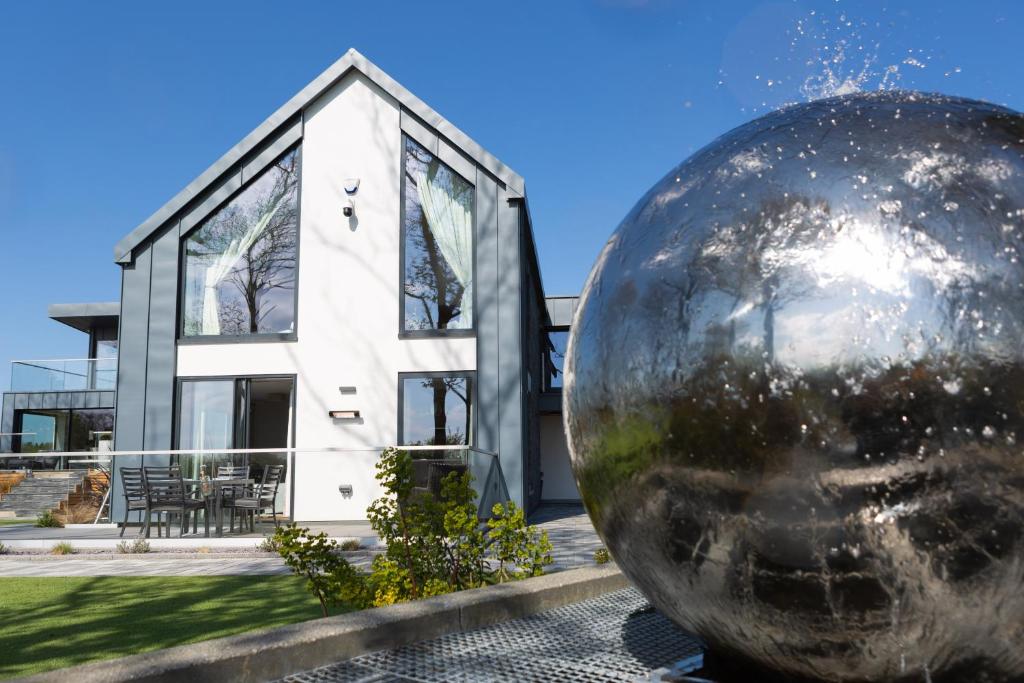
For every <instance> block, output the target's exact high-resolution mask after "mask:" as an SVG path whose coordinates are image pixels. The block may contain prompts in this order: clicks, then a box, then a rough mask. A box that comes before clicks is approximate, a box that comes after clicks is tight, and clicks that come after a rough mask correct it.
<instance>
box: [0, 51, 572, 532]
mask: <svg viewBox="0 0 1024 683" xmlns="http://www.w3.org/2000/svg"><path fill="white" fill-rule="evenodd" d="M114 256H115V261H116V263H117V264H118V265H120V267H121V274H122V286H121V301H120V303H119V304H110V305H107V304H103V305H96V304H93V305H83V306H81V307H77V308H76V307H65V308H59V307H55V308H53V309H51V317H55V318H56V319H58V320H61V321H62V322H65V323H67V324H71V325H73V326H75V327H78V328H79V329H82V330H85V331H88V332H89V333H90V349H91V352H90V354H89V356H90V358H98V357H103V356H104V354H107V355H109V354H110V349H111V348H113V349H114V350H115V353H116V356H117V359H116V360H115V361H113V362H114V363H115V364H116V381H112V378H111V377H109V376H108V375H104V376H103V378H102V380H103V381H102V382H100V381H99V380H100V378H99V377H96V378H92V376H93V375H96V374H97V372H96V371H95V370H93V369H90V368H89V367H87V368H86V369H85V371H84V373H85V376H86V377H85V379H86V380H88V381H87V382H86V384H85V385H83V386H82V387H78V386H77V385H76V387H74V389H73V390H72V389H71V388H68V387H61V388H54V387H48V388H46V389H47V391H45V392H42V393H40V392H28V391H22V390H21V388H22V384H23V383H22V382H21V381H20V380H19V381H15V380H16V379H17V377H16V373H17V372H18V365H17V364H15V375H12V387H11V392H10V393H8V394H5V395H4V404H3V405H4V412H3V420H4V422H3V428H2V429H0V432H3V433H5V434H10V435H11V436H5V437H0V438H2V439H4V440H3V441H0V451H4V450H7V451H13V452H22V451H25V450H27V449H32V448H35V450H55V451H56V450H65V449H69V446H72V445H75V444H77V441H75V440H74V439H75V437H73V436H67V437H65V439H66V440H65V441H64V442H60V441H59V440H57V439H56V437H54V439H53V440H52V443H51V442H47V443H45V444H43V443H42V442H40V441H39V437H38V432H40V431H44V430H43V429H42V428H40V427H39V424H40V423H39V420H41V419H42V418H41V417H38V416H37V414H36V413H37V412H40V411H42V412H43V413H45V411H51V410H69V411H70V420H71V421H72V422H73V421H74V414H75V410H78V409H80V408H79V405H80V404H81V406H82V408H84V407H85V406H86V405H91V404H95V406H96V407H97V408H99V407H101V406H102V407H103V408H104V409H106V410H108V411H109V410H110V409H111V408H113V416H114V417H113V429H112V431H113V449H114V450H115V451H116V452H118V453H125V455H119V456H118V458H117V467H120V466H129V465H138V464H139V463H140V462H142V461H144V462H145V464H163V463H166V462H168V461H172V460H174V461H177V462H178V463H180V464H182V465H183V466H184V467H186V468H187V469H189V470H190V471H192V472H198V471H199V470H200V469H203V468H204V467H205V466H213V465H215V464H216V463H217V462H224V461H225V458H226V459H229V460H231V461H232V462H236V463H237V462H238V461H239V460H241V461H244V463H245V464H249V465H252V466H255V467H257V468H259V467H261V466H263V465H266V464H268V463H271V462H276V463H280V464H283V465H285V466H286V473H287V474H286V481H287V486H286V487H285V488H286V490H287V493H286V494H285V495H284V496H283V497H282V500H281V501H280V502H279V506H280V507H281V508H282V511H283V512H285V513H288V514H291V515H292V516H293V517H294V518H295V519H299V520H307V521H316V520H335V519H360V518H363V517H364V516H365V510H366V507H367V504H368V503H369V502H370V501H371V500H372V499H373V498H374V497H376V496H377V495H378V493H379V491H378V488H377V484H376V482H375V480H374V467H373V466H374V463H375V461H376V459H377V456H378V454H379V452H380V449H381V448H382V447H384V446H388V445H407V446H412V447H414V448H415V449H418V450H416V451H414V453H419V454H423V455H428V456H430V455H432V456H434V457H448V453H449V452H450V451H452V450H456V451H459V452H460V453H462V454H463V455H464V457H467V458H468V459H469V460H470V462H471V469H472V471H473V472H474V475H475V476H476V477H477V479H478V480H480V482H479V483H480V485H481V486H485V485H486V486H493V487H495V490H496V489H497V487H499V486H501V487H503V490H507V494H508V496H509V497H510V498H511V499H512V500H514V501H516V502H517V503H518V504H520V505H523V506H525V507H527V508H528V509H532V508H533V507H535V506H536V505H537V504H539V503H540V502H541V501H542V500H560V501H562V500H574V499H578V493H577V492H576V489H575V485H574V483H573V481H572V477H571V473H570V471H569V461H568V451H567V448H566V444H565V435H564V432H563V429H562V423H561V415H560V413H561V401H560V396H559V386H560V378H561V377H560V372H559V369H560V353H564V343H565V337H566V335H567V330H568V325H569V323H570V320H571V315H572V311H573V309H574V306H575V299H573V298H571V297H561V298H553V299H548V300H546V299H545V294H544V289H543V284H542V282H541V277H540V271H539V268H538V263H537V253H536V248H535V245H534V239H533V232H532V223H531V219H530V212H529V205H528V203H527V198H526V188H525V183H524V181H523V178H522V177H520V176H519V175H518V174H516V173H515V172H514V171H512V170H511V169H510V168H508V167H507V166H505V165H504V164H503V163H501V162H500V161H499V160H498V159H496V158H495V157H494V156H493V155H491V154H490V153H488V152H487V151H486V150H485V149H483V148H482V147H481V146H480V145H478V144H477V143H476V142H474V141H473V140H471V139H470V138H469V137H468V136H467V135H465V134H464V133H462V132H461V131H460V130H459V129H457V128H456V127H455V126H453V125H452V124H451V123H449V122H448V121H447V120H445V119H444V118H443V117H441V116H440V115H439V114H438V113H437V112H435V111H434V110H433V109H431V108H430V107H428V106H427V105H426V104H425V103H424V102H422V101H421V100H420V99H418V98H417V97H415V96H414V95H413V94H412V93H410V92H409V91H408V90H406V89H405V88H404V87H402V86H401V85H399V84H398V83H397V82H396V81H394V80H393V79H392V78H391V77H390V76H388V75H387V74H385V73H384V72H383V71H381V70H380V69H379V68H378V67H376V66H375V65H374V64H373V63H371V62H370V61H369V60H367V59H366V58H365V57H363V56H362V55H360V54H359V53H357V52H355V51H354V50H350V51H349V52H348V53H346V54H345V55H344V56H343V57H342V58H341V59H340V60H339V61H338V62H336V63H335V64H333V65H332V66H331V67H330V68H328V69H327V70H326V71H325V72H324V73H322V74H321V75H320V76H318V77H317V78H316V79H315V80H314V81H313V82H312V83H310V84H309V85H307V86H306V87H305V88H303V89H302V90H301V91H300V92H299V93H298V94H297V95H296V96H295V97H293V98H292V99H291V100H289V101H288V102H287V103H286V104H285V105H284V106H282V107H281V108H280V109H278V110H277V111H276V112H274V113H273V114H272V115H271V116H270V117H269V118H268V119H267V120H266V121H264V122H263V123H262V124H261V125H260V126H258V127H257V128H256V129H255V130H254V131H252V132H251V133H250V134H249V135H247V136H246V137H245V138H243V139H242V141H241V142H239V143H238V144H237V145H236V146H235V147H233V148H232V149H231V150H229V151H228V152H227V153H226V154H225V155H224V156H222V157H221V158H220V159H218V160H217V161H216V162H215V163H214V164H213V165H212V166H210V168H208V169H207V170H206V171H205V172H203V173H202V174H201V175H200V176H199V177H198V178H196V179H195V180H194V181H193V182H192V183H190V184H189V185H188V186H187V187H186V188H185V189H183V190H182V191H181V192H179V193H178V194H177V195H176V196H175V197H174V198H173V199H171V200H170V201H169V202H167V204H165V205H164V206H163V207H161V208H160V209H158V210H157V211H156V212H155V213H154V214H153V215H152V216H151V217H150V218H149V219H148V220H146V221H145V222H144V223H142V224H141V225H139V226H138V227H136V228H135V229H134V230H132V231H131V232H130V233H129V234H128V235H127V236H126V237H124V238H123V239H122V240H121V241H120V242H119V243H118V244H117V246H116V248H115V254H114ZM112 326H113V327H112ZM114 328H116V330H117V333H116V341H113V335H112V333H111V332H110V330H111V329H114ZM100 344H104V346H100ZM110 344H112V345H113V346H112V347H111V346H109V345H110ZM95 362H96V361H88V362H87V364H86V365H88V364H89V363H93V364H94V365H95ZM111 390H114V391H111ZM80 393H84V394H85V398H80V397H78V394H80ZM51 404H52V407H51ZM61 406H63V407H61ZM33 411H35V412H33ZM45 414H49V413H45ZM54 424H56V423H54ZM51 431H52V430H51ZM94 431H104V430H94ZM108 431H109V430H108ZM19 432H36V433H37V436H36V437H33V438H35V439H36V441H28V440H26V437H25V436H18V435H17V434H18V433H19ZM46 433H47V434H49V433H50V432H49V431H47V432H46ZM62 444H63V446H62ZM438 446H440V447H441V448H436V447H438ZM211 450H214V451H216V450H235V451H238V452H235V453H229V454H221V455H211V454H209V453H192V451H211ZM139 451H145V452H147V454H145V455H142V454H137V455H130V453H135V452H139ZM248 451H252V452H248ZM0 466H2V465H0ZM115 470H116V467H115ZM113 490H114V497H113V500H114V510H115V513H116V514H119V513H118V512H117V510H118V506H119V498H120V496H119V495H118V494H119V492H120V488H119V483H118V481H117V477H116V472H115V481H114V489H113Z"/></svg>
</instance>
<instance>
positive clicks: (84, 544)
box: [0, 505, 602, 577]
mask: <svg viewBox="0 0 1024 683" xmlns="http://www.w3.org/2000/svg"><path fill="white" fill-rule="evenodd" d="M530 523H531V524H536V525H537V526H539V527H540V528H542V529H544V530H546V531H547V532H548V536H549V538H550V539H551V544H552V546H553V551H552V556H553V559H554V564H553V565H552V566H551V567H550V569H549V570H550V571H559V570H562V569H569V568H571V567H578V566H581V565H586V564H590V563H592V562H593V561H594V560H593V557H594V551H595V550H597V549H598V548H600V547H601V545H602V544H601V541H600V539H599V538H598V537H597V533H596V532H595V531H594V528H593V526H592V525H591V524H590V519H589V518H588V517H587V515H586V513H584V512H583V508H582V507H581V506H578V505H552V506H542V507H541V508H539V509H538V510H537V511H536V512H535V513H534V514H533V515H532V516H531V518H530ZM309 526H310V527H311V528H312V529H313V531H314V532H319V531H325V532H327V534H328V535H329V536H331V537H332V538H339V539H348V538H358V539H360V542H361V543H362V544H363V546H364V547H366V548H367V549H366V550H362V551H354V552H352V553H349V554H348V555H347V557H348V559H349V561H350V562H352V563H353V564H355V565H356V566H358V567H368V566H369V564H370V563H371V562H372V561H373V556H374V554H375V551H374V550H373V548H374V547H375V546H378V544H379V539H378V538H377V536H376V535H374V534H373V531H372V529H370V525H369V524H367V523H366V522H334V523H319V522H312V523H309ZM271 528H272V527H269V526H268V527H267V529H266V530H265V531H266V532H267V533H269V531H270V529H271ZM135 537H136V536H135V535H134V534H132V533H130V532H129V533H126V534H125V538H129V539H130V538H135ZM262 538H263V534H247V535H243V536H238V535H236V534H232V535H230V536H225V537H224V538H222V539H218V538H205V537H203V536H202V535H200V536H198V537H197V536H186V538H184V539H179V538H177V537H175V538H171V539H157V538H155V537H154V538H151V539H150V544H151V546H153V547H154V549H156V550H157V551H158V552H152V553H148V554H145V555H134V556H133V555H121V554H117V553H112V552H109V551H110V549H113V548H114V547H115V546H116V544H117V543H118V542H119V541H121V540H122V539H121V538H120V537H119V536H118V530H117V529H115V528H101V529H82V528H70V529H40V528H36V527H34V526H26V527H21V526H7V527H0V543H4V544H5V545H9V546H12V547H14V548H18V547H24V546H25V544H28V543H31V544H32V545H33V546H35V547H36V548H38V549H44V550H45V549H49V548H51V547H52V546H53V545H54V544H55V543H57V542H59V541H67V542H69V543H71V544H72V546H74V547H76V548H79V549H80V552H81V553H83V555H81V556H75V555H71V556H52V555H40V554H35V555H0V577H5V576H196V575H255V574H287V573H288V572H289V571H290V570H289V569H288V568H287V567H285V565H284V563H283V562H282V561H281V559H280V558H278V557H274V556H272V555H268V554H265V553H259V554H257V553H256V552H254V551H255V546H256V544H257V543H259V542H260V541H261V540H262ZM91 548H101V549H107V551H108V552H106V553H105V554H102V555H96V554H92V555H89V554H88V549H91ZM196 548H200V549H202V550H203V551H205V552H200V553H196V552H185V551H187V550H188V549H192V550H194V549H196ZM218 551H224V552H223V554H220V555H219V556H216V557H209V556H206V555H209V554H211V553H214V554H216V553H218Z"/></svg>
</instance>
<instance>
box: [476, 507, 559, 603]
mask: <svg viewBox="0 0 1024 683" xmlns="http://www.w3.org/2000/svg"><path fill="white" fill-rule="evenodd" d="M491 514H492V515H493V516H492V517H491V518H490V519H489V520H487V528H488V529H489V531H488V532H487V540H488V542H489V543H490V546H491V549H492V551H493V553H494V556H495V559H497V561H498V568H497V569H496V570H495V572H494V577H495V578H496V579H497V581H498V582H499V583H502V582H505V581H509V580H511V579H525V578H527V577H530V576H540V575H541V574H543V573H544V567H546V566H547V565H549V564H551V541H550V540H548V534H547V532H546V531H538V530H537V528H536V527H532V526H527V525H526V515H525V514H524V513H523V510H522V508H520V507H518V506H516V504H515V503H513V502H512V501H509V502H507V503H504V504H502V503H498V504H496V505H495V506H494V508H492V509H491Z"/></svg>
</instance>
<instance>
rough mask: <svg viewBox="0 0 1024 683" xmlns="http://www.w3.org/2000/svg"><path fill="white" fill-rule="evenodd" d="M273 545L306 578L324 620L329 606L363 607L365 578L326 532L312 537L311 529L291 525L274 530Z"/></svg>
mask: <svg viewBox="0 0 1024 683" xmlns="http://www.w3.org/2000/svg"><path fill="white" fill-rule="evenodd" d="M274 543H275V544H276V546H277V551H278V553H280V555H281V557H282V558H283V559H284V563H285V564H286V565H288V567H290V568H291V570H292V572H294V573H295V574H297V575H299V576H302V577H305V579H306V587H307V588H308V589H309V592H310V593H312V594H313V595H314V596H316V599H317V600H318V601H319V602H320V609H321V611H322V612H323V615H324V616H325V617H326V616H328V612H327V607H328V606H336V605H339V604H349V605H352V606H355V607H362V606H363V603H364V602H365V598H364V595H363V588H362V586H363V581H362V577H360V576H359V575H358V573H357V572H356V570H355V569H353V567H352V566H351V565H350V564H349V563H348V562H347V561H346V560H345V559H344V558H343V557H341V556H340V555H338V543H337V541H335V540H333V539H330V538H328V537H327V534H325V533H324V532H320V533H319V534H316V535H311V534H310V533H309V529H301V528H299V527H298V526H297V525H296V524H294V523H292V524H289V525H288V526H282V527H278V528H277V529H276V530H275V531H274Z"/></svg>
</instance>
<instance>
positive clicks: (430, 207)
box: [416, 171, 473, 328]
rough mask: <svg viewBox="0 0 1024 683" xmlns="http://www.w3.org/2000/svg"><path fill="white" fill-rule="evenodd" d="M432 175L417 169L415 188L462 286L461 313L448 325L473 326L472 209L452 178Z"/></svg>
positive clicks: (452, 326)
mask: <svg viewBox="0 0 1024 683" xmlns="http://www.w3.org/2000/svg"><path fill="white" fill-rule="evenodd" d="M439 175H440V174H435V175H434V177H433V178H429V177H428V176H427V174H426V173H423V172H422V171H417V172H416V190H417V192H418V193H419V197H420V206H421V207H422V209H423V215H424V216H426V217H427V224H428V225H429V226H430V232H431V234H432V235H433V236H434V241H435V242H437V246H438V248H439V249H440V250H441V255H442V256H444V259H445V260H446V261H447V262H448V266H449V267H450V268H451V269H452V272H453V273H454V274H455V277H456V278H458V280H459V284H461V285H462V287H463V293H462V304H461V306H460V309H461V312H462V314H461V315H460V316H459V319H458V320H455V321H453V322H452V323H450V324H449V325H448V327H449V328H469V327H472V326H473V212H472V211H471V210H470V207H469V206H466V205H465V204H464V203H463V202H460V201H459V200H458V199H457V198H456V197H455V193H454V192H453V191H452V186H451V179H448V182H444V180H442V179H441V178H439V177H438V176H439Z"/></svg>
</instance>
